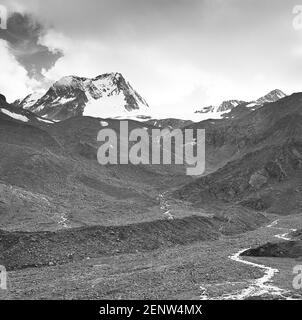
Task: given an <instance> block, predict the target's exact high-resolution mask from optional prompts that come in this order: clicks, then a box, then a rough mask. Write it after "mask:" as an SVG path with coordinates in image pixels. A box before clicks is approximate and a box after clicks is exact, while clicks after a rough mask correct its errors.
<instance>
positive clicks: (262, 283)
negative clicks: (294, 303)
mask: <svg viewBox="0 0 302 320" xmlns="http://www.w3.org/2000/svg"><path fill="white" fill-rule="evenodd" d="M278 222H279V219H278V220H275V221H273V222H272V223H271V224H269V225H268V226H267V228H273V229H277V230H282V233H281V234H277V235H275V237H276V238H278V239H282V240H287V241H289V240H290V238H289V237H288V235H289V234H290V233H291V232H293V231H296V229H287V228H279V227H277V225H278ZM284 231H285V232H284ZM246 250H249V248H246V249H241V250H239V251H238V252H237V253H235V254H234V255H232V256H230V257H229V259H231V260H233V261H236V262H238V263H242V264H245V265H249V266H252V267H255V268H260V269H262V270H263V271H264V275H263V276H262V277H261V278H259V279H256V280H251V281H250V284H249V286H248V287H247V288H245V289H243V290H239V291H236V292H233V293H229V294H224V295H222V296H217V297H209V295H208V293H207V289H206V288H205V287H203V286H201V287H200V289H201V291H202V294H201V296H200V298H201V300H244V299H247V298H251V297H261V296H272V297H276V298H280V299H286V300H290V299H291V298H290V295H289V293H290V291H288V290H285V289H281V288H279V287H277V286H275V285H273V284H272V283H271V282H272V279H273V277H274V276H275V274H276V273H278V272H279V270H278V269H275V268H272V267H268V266H265V265H262V264H257V263H254V262H250V261H246V260H244V259H243V258H242V257H241V254H242V253H243V252H244V251H246ZM229 284H230V285H232V283H229ZM235 284H238V282H237V283H233V285H235Z"/></svg>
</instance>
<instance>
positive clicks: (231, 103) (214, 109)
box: [195, 89, 286, 114]
mask: <svg viewBox="0 0 302 320" xmlns="http://www.w3.org/2000/svg"><path fill="white" fill-rule="evenodd" d="M284 97H286V94H285V93H284V92H282V91H281V90H279V89H276V90H273V91H271V92H269V93H268V94H267V95H265V96H263V97H261V98H259V99H257V100H255V101H251V102H246V101H242V100H227V101H223V102H222V103H221V104H220V105H219V106H207V107H204V108H202V109H201V110H197V111H195V113H203V114H205V113H209V114H211V113H227V112H230V111H231V110H232V109H234V108H235V107H238V106H240V105H244V106H246V107H248V108H254V109H255V108H258V107H261V106H263V105H264V104H265V103H271V102H276V101H278V100H280V99H282V98H284Z"/></svg>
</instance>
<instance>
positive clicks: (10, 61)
mask: <svg viewBox="0 0 302 320" xmlns="http://www.w3.org/2000/svg"><path fill="white" fill-rule="evenodd" d="M0 56H1V59H0V70H1V72H0V91H1V93H2V94H4V95H5V96H6V98H7V100H8V101H10V102H13V101H14V100H16V99H18V98H21V97H24V96H26V95H27V94H28V93H29V92H30V91H32V90H39V89H40V83H39V82H38V81H36V80H34V79H31V78H30V77H29V76H28V74H27V71H26V70H25V69H24V67H22V66H21V65H20V64H19V62H18V61H17V60H16V58H15V57H14V56H13V55H12V54H11V52H10V50H9V48H8V45H7V42H6V41H4V40H0Z"/></svg>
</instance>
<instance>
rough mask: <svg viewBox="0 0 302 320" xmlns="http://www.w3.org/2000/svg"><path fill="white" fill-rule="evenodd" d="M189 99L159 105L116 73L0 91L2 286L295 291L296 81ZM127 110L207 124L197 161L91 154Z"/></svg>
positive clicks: (301, 199)
mask: <svg viewBox="0 0 302 320" xmlns="http://www.w3.org/2000/svg"><path fill="white" fill-rule="evenodd" d="M198 109H199V110H197V111H196V113H194V112H192V117H188V118H186V119H180V118H178V117H171V118H163V117H162V116H161V115H159V114H157V115H156V114H154V112H153V110H152V106H151V105H150V106H149V104H148V102H147V98H146V99H145V98H144V97H142V96H141V95H140V94H139V93H138V92H137V91H136V90H135V89H134V87H133V86H132V85H131V84H130V83H129V82H128V81H127V80H126V78H125V77H124V76H123V75H122V74H121V73H108V74H102V75H99V76H97V77H95V78H92V79H89V78H84V77H79V76H67V77H64V78H62V79H60V80H58V81H57V82H55V83H53V85H52V86H51V87H50V88H49V89H48V90H45V92H43V93H32V94H30V95H28V96H26V97H20V99H19V100H17V101H15V102H13V103H8V102H7V101H6V98H5V97H4V96H3V95H1V96H0V150H1V151H0V152H1V157H0V265H4V266H6V268H7V270H8V276H9V279H10V280H9V285H8V290H6V291H3V290H2V291H1V290H0V298H1V299H282V300H286V299H301V298H302V296H301V291H296V290H294V289H293V286H292V280H293V276H292V270H293V266H295V265H296V264H297V260H300V259H301V257H302V237H301V234H302V231H301V230H302V219H301V212H302V93H294V94H292V95H286V94H284V93H283V92H282V91H281V90H274V91H271V92H269V93H268V94H266V95H264V96H263V97H261V98H257V99H255V100H253V101H242V100H241V99H232V100H228V101H224V102H222V103H221V104H220V105H219V106H208V107H202V108H198ZM125 119H127V120H128V125H129V130H131V129H136V128H139V129H144V130H145V131H146V132H147V133H148V135H149V136H150V139H151V137H152V129H159V128H162V129H164V128H169V129H181V130H182V132H183V133H185V130H187V129H205V132H206V171H205V173H204V174H203V175H202V176H198V177H190V176H187V175H186V165H176V164H173V165H164V164H158V165H143V164H140V165H132V164H128V165H105V166H101V165H100V164H99V163H98V161H97V150H98V148H99V146H100V144H99V142H98V141H97V134H98V132H99V130H100V129H101V128H109V129H113V130H115V132H117V134H118V135H119V139H125V138H126V137H123V136H120V131H119V130H120V129H119V128H120V121H121V120H125ZM192 144H194V141H192ZM107 311H108V310H107Z"/></svg>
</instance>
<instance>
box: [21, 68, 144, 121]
mask: <svg viewBox="0 0 302 320" xmlns="http://www.w3.org/2000/svg"><path fill="white" fill-rule="evenodd" d="M15 104H17V105H19V106H21V107H22V108H26V109H28V110H30V111H32V112H34V113H36V114H38V115H39V116H43V117H45V118H48V119H52V120H64V119H67V118H70V117H73V116H79V115H85V116H93V117H102V118H109V117H116V116H121V117H122V116H125V117H126V116H130V115H131V114H133V113H140V114H142V115H143V114H146V113H147V112H148V109H149V106H148V104H147V102H146V101H145V100H144V99H143V98H142V97H141V96H140V95H139V94H138V93H137V92H136V91H135V90H134V89H133V87H132V86H131V85H130V83H129V82H128V81H126V80H125V78H124V77H123V75H122V74H120V73H106V74H102V75H99V76H97V77H96V78H92V79H90V78H83V77H77V76H66V77H63V78H61V79H60V80H58V81H56V82H55V83H54V84H53V85H52V86H51V87H50V88H49V90H48V91H47V92H46V94H44V95H42V96H40V95H37V94H35V95H29V96H27V97H26V98H25V99H23V100H22V101H16V102H15Z"/></svg>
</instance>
